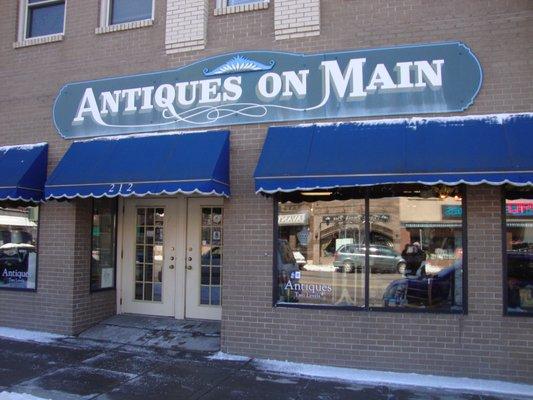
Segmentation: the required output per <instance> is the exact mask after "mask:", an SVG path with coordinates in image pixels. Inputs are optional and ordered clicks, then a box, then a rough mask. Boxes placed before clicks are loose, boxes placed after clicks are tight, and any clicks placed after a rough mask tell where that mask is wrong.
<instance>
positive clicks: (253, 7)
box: [214, 0, 272, 16]
mask: <svg viewBox="0 0 533 400" xmlns="http://www.w3.org/2000/svg"><path fill="white" fill-rule="evenodd" d="M271 1H272V0H251V1H250V2H249V3H244V4H235V5H229V4H228V3H229V0H215V12H214V15H215V16H219V15H226V14H234V13H241V12H248V11H259V10H265V9H267V8H268V6H269V5H270V2H271Z"/></svg>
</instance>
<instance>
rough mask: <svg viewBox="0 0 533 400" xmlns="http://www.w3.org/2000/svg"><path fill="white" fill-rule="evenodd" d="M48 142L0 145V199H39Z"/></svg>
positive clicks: (44, 178)
mask: <svg viewBox="0 0 533 400" xmlns="http://www.w3.org/2000/svg"><path fill="white" fill-rule="evenodd" d="M47 162H48V145H47V144H46V143H38V144H31V145H22V146H4V147H0V200H17V201H20V200H22V201H32V202H38V201H40V200H42V199H43V188H44V182H45V180H46V164H47Z"/></svg>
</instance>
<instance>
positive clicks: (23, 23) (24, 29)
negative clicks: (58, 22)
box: [17, 0, 67, 45]
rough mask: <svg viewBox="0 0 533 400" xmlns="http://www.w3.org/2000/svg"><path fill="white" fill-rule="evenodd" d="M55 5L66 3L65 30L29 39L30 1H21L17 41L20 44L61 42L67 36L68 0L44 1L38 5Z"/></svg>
mask: <svg viewBox="0 0 533 400" xmlns="http://www.w3.org/2000/svg"><path fill="white" fill-rule="evenodd" d="M54 3H64V4H65V10H64V12H63V30H62V31H61V32H58V33H53V34H51V35H43V36H34V37H27V34H28V17H29V13H28V10H29V8H30V5H29V3H28V0H20V2H19V21H18V35H17V40H18V43H25V42H26V43H27V44H28V45H29V44H36V43H33V41H36V42H39V43H47V42H52V41H56V40H61V39H62V37H63V36H64V35H65V24H66V22H67V0H42V1H40V2H39V3H37V5H42V4H54ZM35 6H36V5H35V4H34V5H32V7H35ZM55 38H58V39H56V40H46V39H55Z"/></svg>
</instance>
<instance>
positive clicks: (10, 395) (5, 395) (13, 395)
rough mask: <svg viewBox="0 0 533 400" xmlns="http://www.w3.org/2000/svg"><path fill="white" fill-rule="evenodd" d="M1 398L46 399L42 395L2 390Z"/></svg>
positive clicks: (15, 399)
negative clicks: (36, 395)
mask: <svg viewBox="0 0 533 400" xmlns="http://www.w3.org/2000/svg"><path fill="white" fill-rule="evenodd" d="M0 400H46V399H43V398H42V397H35V396H32V395H31V394H26V393H12V392H2V393H0Z"/></svg>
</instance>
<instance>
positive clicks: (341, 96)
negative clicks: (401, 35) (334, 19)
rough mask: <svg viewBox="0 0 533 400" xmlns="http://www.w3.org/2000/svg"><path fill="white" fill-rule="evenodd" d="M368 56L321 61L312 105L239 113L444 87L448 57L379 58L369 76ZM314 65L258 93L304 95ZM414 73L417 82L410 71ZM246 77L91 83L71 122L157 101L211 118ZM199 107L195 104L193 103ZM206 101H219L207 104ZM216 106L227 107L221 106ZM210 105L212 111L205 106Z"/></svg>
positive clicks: (179, 117)
mask: <svg viewBox="0 0 533 400" xmlns="http://www.w3.org/2000/svg"><path fill="white" fill-rule="evenodd" d="M366 62H367V60H366V58H353V59H350V61H349V62H348V64H347V65H346V67H345V68H344V70H341V68H340V66H339V63H338V61H337V60H327V61H322V62H321V63H320V66H319V69H320V70H321V74H322V82H323V84H322V87H323V93H322V99H321V101H320V102H319V103H318V104H316V105H314V106H310V107H307V108H302V109H299V108H294V107H286V106H284V105H283V104H272V105H268V104H266V105H262V104H254V103H250V104H248V103H246V104H245V105H246V107H247V108H246V110H245V111H244V112H243V111H239V112H238V113H240V114H242V115H246V116H249V117H261V116H263V115H264V112H263V111H261V110H260V108H261V107H267V106H271V107H277V108H279V109H286V110H290V111H310V110H315V109H318V108H320V107H322V106H324V105H325V104H326V103H327V102H328V100H329V99H330V96H331V94H332V93H334V95H335V96H336V97H337V99H338V100H339V101H353V100H362V99H364V98H366V97H367V96H368V95H379V94H386V93H390V92H397V91H406V90H420V89H423V88H425V87H429V88H430V89H437V88H440V87H442V78H443V66H444V60H441V59H439V60H432V61H426V60H416V61H402V62H398V63H396V64H395V66H394V68H392V70H389V69H387V66H386V65H385V64H382V63H380V64H377V65H376V66H375V67H374V68H373V70H372V73H371V74H370V75H369V78H368V79H367V81H366V82H365V79H364V76H363V67H364V66H365V64H366ZM309 73H310V70H308V69H304V70H298V71H283V72H281V73H276V72H272V71H270V72H266V73H264V74H262V75H261V76H260V77H259V79H258V80H257V84H256V87H255V93H256V95H257V97H258V98H259V99H261V100H262V101H263V102H265V103H271V102H274V101H278V100H279V101H281V102H283V101H288V100H290V99H292V98H293V97H295V98H297V99H302V98H305V97H306V96H307V95H308V76H309ZM412 74H413V76H414V82H413V81H412V80H411V75H412ZM241 84H242V77H241V76H239V75H237V76H229V77H226V78H224V79H222V78H211V79H201V80H195V81H186V82H176V83H172V84H169V83H164V84H161V85H159V86H157V87H154V86H145V87H135V88H125V89H122V90H114V91H112V92H111V91H109V92H102V93H100V94H99V96H98V100H97V98H96V96H95V94H94V91H93V89H92V88H91V87H88V88H86V89H85V92H84V93H83V96H82V98H81V100H80V102H79V104H78V108H77V112H76V116H75V117H74V119H73V120H72V124H74V125H76V124H81V123H83V121H84V120H85V118H86V117H90V118H92V120H93V121H94V122H95V123H97V124H99V125H103V126H112V125H110V124H107V123H106V122H105V121H104V119H103V118H104V117H106V116H108V115H112V116H115V115H117V114H119V113H122V115H130V114H135V113H142V112H149V111H152V110H153V109H154V107H155V108H156V109H157V110H158V111H159V112H161V113H162V115H163V117H164V118H165V119H173V120H175V121H188V122H191V120H190V116H189V115H186V116H184V115H185V113H187V112H189V113H190V114H194V113H193V112H192V111H194V110H197V111H198V112H200V113H201V112H208V115H207V117H208V119H209V120H216V119H218V118H222V117H225V116H227V115H230V114H231V113H234V112H233V111H229V110H227V109H224V107H223V105H224V104H228V105H229V104H232V103H234V102H237V101H239V100H240V98H241V96H242V94H243V89H242V86H241ZM195 106H196V107H197V108H196V109H194V108H193V107H195ZM206 107H215V108H212V109H210V110H211V111H209V109H207V108H206ZM217 107H222V108H221V109H219V108H217ZM254 108H256V109H257V108H259V111H260V112H258V115H255V114H246V111H247V110H249V109H254ZM206 110H207V111H206Z"/></svg>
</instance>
